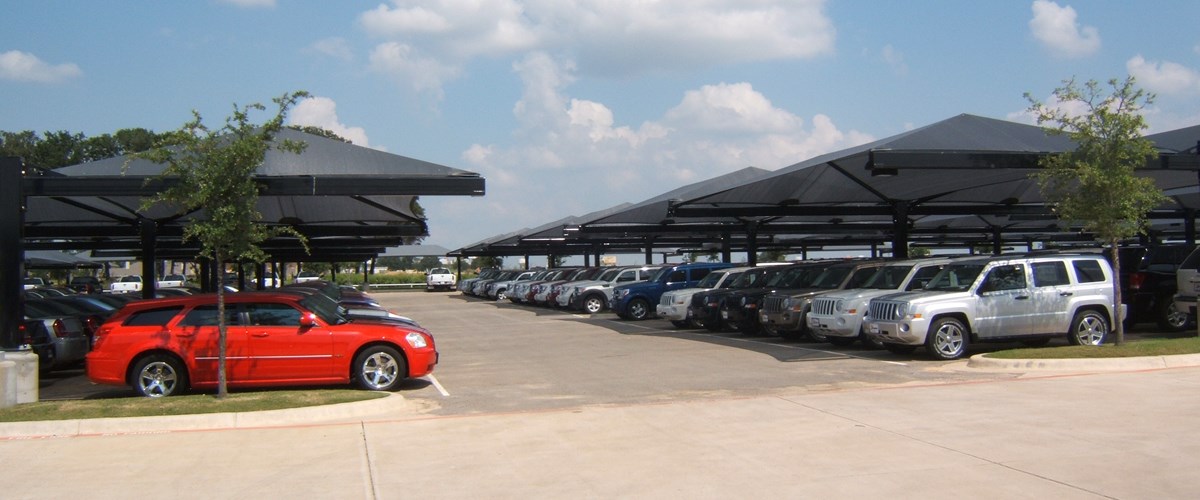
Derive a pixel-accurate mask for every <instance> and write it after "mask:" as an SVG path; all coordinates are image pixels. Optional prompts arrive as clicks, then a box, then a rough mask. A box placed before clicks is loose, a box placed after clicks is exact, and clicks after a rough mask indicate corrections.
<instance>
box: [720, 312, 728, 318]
mask: <svg viewBox="0 0 1200 500" xmlns="http://www.w3.org/2000/svg"><path fill="white" fill-rule="evenodd" d="M721 319H729V311H721Z"/></svg>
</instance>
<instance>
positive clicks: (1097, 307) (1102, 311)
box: [1071, 304, 1114, 328]
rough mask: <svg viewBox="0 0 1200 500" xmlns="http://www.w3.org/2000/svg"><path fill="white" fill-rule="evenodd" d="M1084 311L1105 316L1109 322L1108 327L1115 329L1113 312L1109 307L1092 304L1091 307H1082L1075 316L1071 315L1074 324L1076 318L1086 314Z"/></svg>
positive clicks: (1076, 311)
mask: <svg viewBox="0 0 1200 500" xmlns="http://www.w3.org/2000/svg"><path fill="white" fill-rule="evenodd" d="M1084 311H1095V312H1097V313H1099V314H1100V315H1101V316H1104V317H1105V319H1107V320H1108V327H1109V328H1114V326H1113V325H1114V323H1113V315H1112V312H1110V311H1109V309H1108V308H1107V307H1104V306H1102V305H1100V304H1090V305H1086V306H1080V307H1079V309H1076V310H1075V314H1072V315H1071V321H1072V322H1073V321H1075V316H1077V315H1079V313H1081V312H1084Z"/></svg>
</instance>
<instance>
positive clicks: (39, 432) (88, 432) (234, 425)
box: [0, 393, 409, 441]
mask: <svg viewBox="0 0 1200 500" xmlns="http://www.w3.org/2000/svg"><path fill="white" fill-rule="evenodd" d="M408 406H409V404H408V401H407V400H406V399H405V398H404V396H401V395H400V394H397V393H389V394H388V395H387V396H386V397H382V398H377V399H371V400H367V401H355V402H352V403H339V404H334V405H324V406H306V407H301V408H288V409H283V410H267V411H254V412H242V413H233V412H230V413H205V414H198V415H167V416H147V417H120V418H90V419H79V420H42V421H30V422H5V423H0V441H2V440H8V439H38V438H54V437H81V436H109V435H122V434H157V433H167V432H180V431H197V430H216V429H248V428H265V427H284V426H289V425H298V424H300V425H303V424H315V423H323V422H335V421H339V420H358V419H361V418H363V417H368V416H373V415H386V414H395V413H396V412H399V411H403V410H406V409H407V408H408Z"/></svg>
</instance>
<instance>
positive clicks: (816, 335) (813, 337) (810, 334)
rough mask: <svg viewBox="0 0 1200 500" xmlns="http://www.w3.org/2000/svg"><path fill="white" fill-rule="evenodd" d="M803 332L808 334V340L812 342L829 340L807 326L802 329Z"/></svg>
mask: <svg viewBox="0 0 1200 500" xmlns="http://www.w3.org/2000/svg"><path fill="white" fill-rule="evenodd" d="M804 334H805V335H807V336H808V340H811V341H813V342H820V343H825V342H829V337H827V336H825V335H822V334H820V333H817V332H814V331H812V330H811V329H808V328H805V329H804Z"/></svg>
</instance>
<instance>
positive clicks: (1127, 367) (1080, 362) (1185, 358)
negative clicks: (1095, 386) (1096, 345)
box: [967, 354, 1200, 371]
mask: <svg viewBox="0 0 1200 500" xmlns="http://www.w3.org/2000/svg"><path fill="white" fill-rule="evenodd" d="M1188 366H1200V354H1176V355H1170V356H1140V357H1133V358H1092V359H997V358H990V357H988V356H987V354H976V355H974V356H971V358H970V359H969V360H968V361H967V367H968V368H978V369H990V370H1015V371H1030V370H1047V371H1093V370H1109V371H1135V370H1156V369H1163V368H1180V367H1188Z"/></svg>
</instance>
